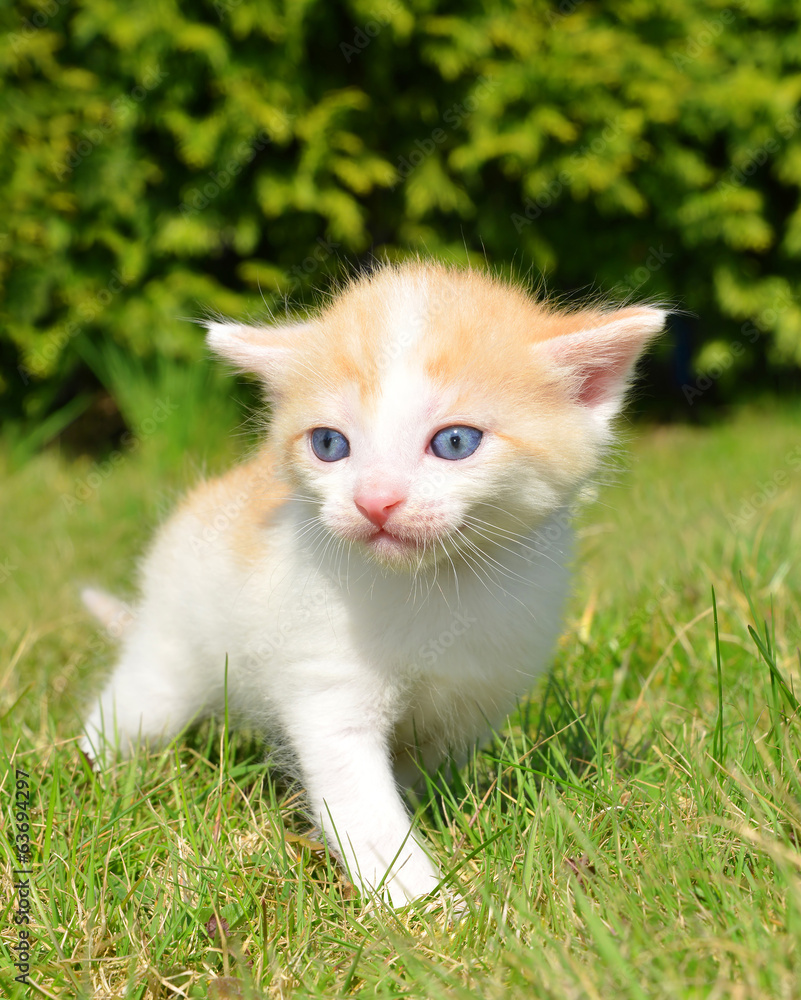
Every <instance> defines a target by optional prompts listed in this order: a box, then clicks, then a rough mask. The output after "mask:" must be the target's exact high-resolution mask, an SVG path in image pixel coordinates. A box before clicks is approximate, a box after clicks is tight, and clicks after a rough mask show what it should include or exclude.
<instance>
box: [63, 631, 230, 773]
mask: <svg viewBox="0 0 801 1000" xmlns="http://www.w3.org/2000/svg"><path fill="white" fill-rule="evenodd" d="M220 673H221V677H222V676H223V671H221V672H220ZM208 695H209V691H208V690H207V687H206V685H205V684H204V683H201V679H200V676H199V671H198V670H197V665H196V664H195V663H194V662H193V657H192V656H191V653H190V651H189V650H188V649H187V648H185V646H184V645H183V644H181V643H180V642H178V641H176V640H175V639H174V638H170V639H159V638H158V637H156V636H153V635H148V634H143V630H142V631H140V632H139V633H138V634H135V635H131V636H130V637H129V639H128V641H127V642H126V644H125V647H124V649H123V650H122V654H121V657H120V660H119V662H118V663H117V666H116V668H115V670H114V673H113V674H112V675H111V678H110V679H109V681H108V683H107V684H106V687H105V689H104V691H103V693H102V694H101V696H100V698H99V699H98V701H97V703H96V704H95V706H94V708H93V709H92V712H91V714H90V715H89V718H88V719H87V720H86V724H85V726H84V732H85V735H84V737H83V739H82V740H81V749H82V750H84V751H85V753H86V754H87V756H89V757H90V758H92V759H93V760H99V761H101V762H106V763H107V762H108V761H109V760H110V759H111V758H112V757H113V756H114V752H115V751H119V752H120V753H122V754H123V755H125V756H127V755H129V754H130V753H131V752H132V750H133V748H134V747H135V746H136V745H138V744H139V743H143V742H147V743H149V744H150V745H151V746H161V745H163V744H165V743H168V742H169V741H170V740H171V739H172V738H173V737H174V736H176V735H177V734H178V733H179V732H180V731H181V730H182V729H183V728H184V727H185V726H186V725H188V724H189V723H190V722H191V721H192V720H193V719H195V718H197V717H198V716H199V715H200V714H201V712H202V710H203V707H204V704H205V703H206V702H207V699H208Z"/></svg>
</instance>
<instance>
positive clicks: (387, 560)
mask: <svg viewBox="0 0 801 1000" xmlns="http://www.w3.org/2000/svg"><path fill="white" fill-rule="evenodd" d="M362 545H363V546H364V548H365V549H366V550H367V552H369V554H370V555H371V556H372V557H373V558H374V559H375V560H376V561H377V562H380V563H382V564H383V565H385V566H392V567H396V568H402V567H411V568H416V567H418V566H421V565H423V564H424V563H425V562H427V561H428V560H427V558H426V556H427V555H429V551H428V550H427V546H425V545H423V544H422V543H421V542H418V541H416V540H410V539H407V538H401V537H400V536H398V535H393V534H392V532H389V531H385V530H384V529H383V528H382V529H381V530H380V531H377V532H376V533H375V534H374V535H371V536H370V537H369V538H365V539H363V540H362ZM432 555H433V554H432Z"/></svg>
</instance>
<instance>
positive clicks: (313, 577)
mask: <svg viewBox="0 0 801 1000" xmlns="http://www.w3.org/2000/svg"><path fill="white" fill-rule="evenodd" d="M661 323H662V315H661V314H660V313H658V312H657V311H656V310H650V309H639V310H634V309H632V310H623V311H620V312H618V313H615V314H602V313H598V312H592V313H582V314H573V315H572V316H565V315H564V314H558V313H553V312H550V311H548V310H546V309H544V308H543V307H542V306H539V305H537V304H536V303H534V302H532V301H531V300H530V299H528V298H527V297H526V296H525V295H524V294H523V293H521V292H520V291H518V290H515V289H510V288H508V287H507V286H504V285H502V284H500V283H496V282H492V281H490V280H489V279H487V278H485V277H483V276H481V275H477V274H473V273H467V274H465V273H459V272H451V271H447V270H446V269H444V268H438V267H434V266H426V265H416V266H412V267H406V268H401V269H389V268H387V269H385V270H383V271H381V272H379V273H378V275H377V276H374V277H373V278H371V279H366V280H363V281H361V282H358V283H356V284H354V285H353V286H351V287H350V288H349V289H348V290H347V291H346V293H345V294H344V295H342V296H341V297H340V298H339V299H336V300H335V301H334V302H333V303H332V305H331V306H330V307H329V308H328V310H326V311H325V312H324V313H323V314H322V315H321V316H320V317H319V318H318V319H316V320H313V321H311V322H310V323H309V324H305V325H303V326H298V327H295V328H291V329H290V330H287V331H282V330H276V329H268V330H254V329H251V328H243V327H227V326H223V325H221V324H212V326H211V328H210V342H211V343H212V346H214V347H215V348H216V349H217V350H218V351H220V353H222V354H224V355H225V356H226V357H228V358H230V359H231V360H234V361H235V362H236V363H238V364H239V365H241V366H242V367H247V368H252V369H254V370H257V371H259V372H261V374H262V375H263V376H264V378H265V381H266V383H267V385H268V387H269V389H270V390H271V392H272V393H273V395H274V398H275V401H276V405H275V413H274V417H273V423H272V428H271V434H270V438H269V440H268V442H267V444H266V445H265V446H264V449H263V450H262V452H261V453H260V454H259V456H258V457H257V458H256V459H254V460H253V461H252V462H250V463H248V464H247V465H244V466H241V467H240V468H238V469H235V470H233V471H231V472H230V473H229V474H228V475H226V476H224V477H223V478H221V479H218V480H213V481H211V482H208V483H206V484H204V485H202V486H201V487H200V488H199V489H198V490H196V491H195V492H194V493H193V494H192V495H191V496H190V497H189V498H188V499H187V500H186V501H185V503H184V504H183V506H182V507H181V508H180V510H179V511H178V512H177V513H176V514H175V515H174V517H173V518H172V519H171V520H170V521H169V522H168V523H167V524H166V525H165V526H164V527H163V529H162V531H161V532H160V534H159V536H158V538H157V540H156V542H155V545H154V547H153V550H152V552H151V554H150V556H149V558H148V559H147V561H146V563H145V565H144V569H143V580H142V594H143V598H142V602H141V605H140V606H139V608H138V610H137V612H136V615H135V618H134V620H133V622H132V623H131V624H130V627H129V629H128V632H127V634H126V636H125V639H124V643H123V650H122V654H121V658H120V662H119V664H118V666H117V669H116V671H115V674H114V676H113V678H112V681H111V683H110V685H109V686H108V688H107V689H106V691H105V692H104V694H103V696H102V698H101V700H100V702H99V703H98V705H97V707H96V709H95V711H94V712H93V714H92V716H91V717H90V719H89V721H88V723H87V734H88V742H87V744H86V745H87V747H91V748H94V750H95V752H96V751H97V750H101V751H102V747H103V739H104V737H103V730H104V728H105V739H106V740H111V741H112V742H113V741H114V739H116V741H117V742H118V743H119V744H120V745H121V747H122V748H123V749H124V748H125V747H126V746H129V745H130V744H131V743H132V742H135V741H137V740H139V739H141V738H148V739H150V740H151V742H158V741H160V740H164V739H167V738H169V737H171V736H172V735H174V734H175V733H176V732H178V731H179V730H180V729H181V728H183V727H184V726H185V725H186V724H187V723H188V722H190V721H192V720H193V719H196V718H198V717H200V716H202V715H204V714H209V713H214V712H220V711H221V710H222V708H223V705H224V699H225V683H224V681H225V664H226V659H227V663H228V683H227V696H228V704H229V709H230V710H231V712H232V714H233V716H234V717H236V716H240V717H245V718H247V719H248V720H250V721H251V722H252V723H255V724H256V726H257V727H259V728H261V729H262V730H263V731H265V732H268V733H271V734H272V736H273V739H277V740H278V741H280V743H281V744H282V745H284V746H286V747H287V748H288V749H289V750H290V751H291V753H292V755H293V757H294V759H295V761H296V763H297V766H298V768H299V771H300V774H301V776H302V778H303V780H304V783H305V785H306V788H307V791H308V795H309V799H310V805H311V811H312V815H313V816H314V818H315V819H316V820H318V821H319V822H320V823H321V825H322V827H323V829H324V831H325V833H326V835H327V836H328V839H329V842H330V843H331V845H332V847H333V848H334V849H335V850H336V851H337V852H338V853H340V854H341V855H342V856H343V857H344V859H345V860H346V862H347V863H348V867H349V869H350V872H351V875H352V876H353V877H354V878H355V879H356V880H357V881H359V882H360V883H361V884H362V885H364V886H366V887H367V886H372V887H376V886H378V885H379V883H380V882H381V880H382V879H385V884H386V886H387V888H388V891H389V894H390V897H391V899H392V901H393V903H395V904H401V903H403V902H406V901H408V900H409V899H412V898H415V897H417V896H420V895H424V894H426V893H427V892H429V891H431V890H432V889H433V888H434V887H435V885H436V884H437V881H438V878H439V876H438V872H437V870H436V868H435V866H434V865H433V864H432V862H431V861H430V860H429V858H428V857H427V855H426V853H425V852H424V850H423V848H422V847H421V846H420V844H419V843H417V842H416V840H415V839H414V838H413V836H411V835H410V829H409V819H408V816H407V813H406V811H405V809H404V806H403V804H402V802H401V799H400V797H399V794H398V787H397V786H398V784H401V785H410V784H412V783H413V782H414V780H415V777H416V775H418V774H419V771H418V767H419V764H420V763H422V764H423V765H424V766H426V767H428V768H433V767H436V765H437V764H438V763H439V762H440V761H441V760H442V759H443V757H444V756H445V755H446V753H448V752H453V753H456V754H457V756H458V755H460V754H463V753H464V752H465V751H466V750H467V748H468V747H469V746H470V745H471V744H472V743H474V742H475V741H477V740H480V739H482V738H483V737H484V736H485V735H486V734H487V733H488V731H489V730H490V729H491V728H492V727H494V726H497V725H499V724H500V723H501V722H502V721H503V719H504V717H505V716H506V715H507V714H508V712H509V711H510V710H511V709H512V708H513V707H514V705H515V702H516V701H517V700H518V699H519V698H520V697H521V696H522V695H524V694H525V693H527V692H528V691H529V689H530V688H531V685H532V682H533V680H534V678H535V677H536V675H537V674H538V673H539V672H540V671H541V670H542V669H544V667H545V666H547V662H548V658H549V656H550V653H551V651H552V649H553V646H554V643H555V641H556V638H557V636H558V633H559V629H560V621H561V613H562V606H563V603H564V599H565V596H566V593H567V589H568V570H567V568H566V567H567V563H568V560H569V552H570V534H569V528H568V527H566V524H567V517H566V513H565V508H566V505H568V504H569V503H570V502H571V501H572V500H573V498H574V497H575V494H576V492H577V490H578V489H579V488H580V487H581V485H582V484H583V482H584V481H585V480H586V477H587V475H588V474H589V473H590V472H591V471H592V469H593V467H594V466H595V464H596V462H597V459H598V457H599V453H600V450H601V449H602V448H603V446H604V445H605V444H606V443H608V440H609V429H608V424H609V419H610V418H611V416H612V415H613V414H614V412H616V410H617V409H618V407H619V405H620V400H621V398H622V394H623V392H624V390H625V386H626V382H627V378H628V376H629V373H630V371H631V367H632V365H633V363H634V360H635V359H636V356H637V354H638V353H639V350H640V348H641V346H642V344H643V343H644V341H645V339H646V338H647V337H648V336H649V335H652V334H653V333H654V332H656V330H657V329H658V328H659V327H660V326H661ZM588 329H589V330H590V333H589V334H588V333H587V330H588ZM585 341H589V342H590V343H589V345H588V344H587V343H585ZM554 345H556V347H554ZM331 427H333V428H336V429H337V430H336V432H334V433H338V434H339V435H340V437H342V438H343V439H346V444H347V446H348V449H349V450H348V453H347V454H346V455H344V457H342V458H337V459H331V458H330V457H326V458H325V459H321V458H320V457H319V456H318V454H317V452H316V451H314V448H315V445H313V444H312V443H310V442H311V440H312V439H311V438H310V432H311V431H312V430H313V429H314V428H318V429H319V428H331ZM471 428H472V429H473V430H475V429H476V428H478V429H479V430H480V431H481V436H480V444H479V445H478V446H477V447H476V449H475V452H474V453H470V454H469V455H466V456H464V457H459V458H458V459H452V458H447V459H446V458H444V457H442V455H438V454H435V451H436V450H440V451H441V447H442V446H441V445H437V446H436V448H435V441H436V439H437V438H438V437H439V436H440V433H445V434H446V442H445V444H446V445H448V442H449V441H450V442H452V441H454V440H456V438H452V437H448V435H450V434H451V432H452V431H453V430H454V429H457V430H460V432H461V433H462V444H463V443H464V439H465V434H466V430H465V429H467V430H468V431H469V430H470V429H471ZM443 429H444V430H443ZM457 438H458V434H457ZM335 444H336V442H335ZM460 447H461V445H460ZM432 448H434V450H433V451H432ZM112 733H114V734H115V737H112V735H111V734H112Z"/></svg>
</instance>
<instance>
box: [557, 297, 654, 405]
mask: <svg viewBox="0 0 801 1000" xmlns="http://www.w3.org/2000/svg"><path fill="white" fill-rule="evenodd" d="M604 319H605V322H603V323H602V324H601V325H600V326H591V327H589V328H588V329H586V330H581V331H578V332H575V333H567V334H564V335H563V336H561V337H553V338H552V339H551V340H547V341H545V342H544V343H543V345H542V347H543V348H544V349H545V350H546V351H547V352H548V353H549V354H550V356H551V358H552V359H553V360H554V361H556V362H557V364H558V365H559V366H560V367H563V368H564V369H566V370H567V372H568V373H569V375H570V383H571V394H572V395H573V397H574V398H575V400H576V402H578V403H580V404H581V405H582V406H589V407H593V406H600V405H602V404H604V403H615V404H618V405H619V404H620V403H621V402H622V400H623V395H624V394H625V392H626V388H627V387H628V383H629V379H630V378H631V374H632V371H633V369H634V365H635V364H636V362H637V358H638V357H639V356H640V354H641V353H642V351H643V348H644V347H645V345H646V344H647V343H648V341H649V340H650V339H651V338H652V337H653V336H655V335H656V334H657V333H658V332H659V331H660V330H661V329H662V327H663V326H664V322H665V313H664V312H663V311H662V310H660V309H651V308H648V307H643V308H640V309H624V310H620V311H619V312H617V313H612V314H611V315H609V316H608V317H604Z"/></svg>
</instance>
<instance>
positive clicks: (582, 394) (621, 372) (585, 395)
mask: <svg viewBox="0 0 801 1000" xmlns="http://www.w3.org/2000/svg"><path fill="white" fill-rule="evenodd" d="M624 346H631V347H633V348H634V350H632V351H630V352H626V353H625V354H624V353H622V352H620V353H618V352H614V353H610V354H607V355H606V356H605V357H602V358H587V359H581V360H580V361H579V362H578V364H576V363H575V361H574V369H573V370H574V371H575V373H576V384H577V389H578V391H577V395H576V401H577V402H579V403H581V404H582V405H583V406H597V405H598V404H599V403H605V402H607V401H608V400H610V399H616V398H617V397H618V396H620V394H621V393H622V392H624V391H625V388H626V385H627V383H628V379H629V375H630V373H631V369H632V368H633V366H634V362H635V361H636V359H637V354H638V353H639V351H638V349H637V348H638V347H639V345H624V344H621V345H620V347H624Z"/></svg>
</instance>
